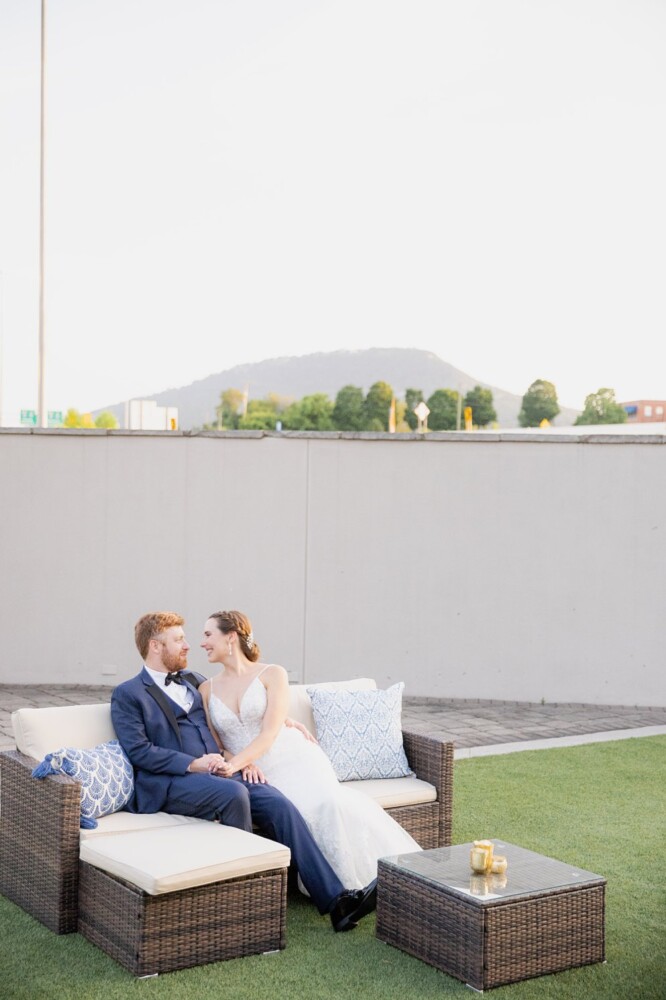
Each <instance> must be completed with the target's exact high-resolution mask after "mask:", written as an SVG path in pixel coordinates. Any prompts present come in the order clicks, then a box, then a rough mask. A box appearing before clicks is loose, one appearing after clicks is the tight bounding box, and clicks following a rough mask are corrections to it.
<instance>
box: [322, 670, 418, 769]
mask: <svg viewBox="0 0 666 1000" xmlns="http://www.w3.org/2000/svg"><path fill="white" fill-rule="evenodd" d="M404 687H405V685H404V684H403V683H400V684H394V685H393V687H390V688H389V689H388V690H387V691H324V690H322V689H321V688H308V694H309V696H310V701H311V702H312V713H313V715H314V720H315V724H316V726H317V739H318V740H319V745H320V746H321V748H322V750H323V751H324V753H325V754H326V756H327V757H328V759H329V760H330V762H331V764H332V765H333V770H334V771H335V773H336V774H337V776H338V780H339V781H352V780H354V779H360V780H362V779H364V778H404V777H407V776H408V775H411V774H413V771H410V769H409V764H408V763H407V757H406V756H405V751H404V748H403V745H402V729H401V719H400V717H401V713H402V692H403V689H404Z"/></svg>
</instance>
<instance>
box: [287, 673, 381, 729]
mask: <svg viewBox="0 0 666 1000" xmlns="http://www.w3.org/2000/svg"><path fill="white" fill-rule="evenodd" d="M309 687H312V688H321V690H322V691H374V690H376V688H377V684H376V683H375V681H373V680H372V678H370V677H357V678H355V679H354V680H350V681H325V682H324V683H322V684H290V686H289V708H288V709H287V715H288V716H289V717H290V718H292V719H294V721H295V722H302V723H303V725H304V726H307V728H308V729H309V730H310V732H311V733H312V734H313V736H316V735H317V729H316V726H315V721H314V716H313V715H312V705H311V704H310V697H309V695H308V692H307V689H308V688H309Z"/></svg>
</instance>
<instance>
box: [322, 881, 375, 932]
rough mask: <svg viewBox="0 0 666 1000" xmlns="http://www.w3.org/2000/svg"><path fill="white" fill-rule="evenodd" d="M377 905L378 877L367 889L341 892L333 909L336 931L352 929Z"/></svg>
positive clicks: (333, 922)
mask: <svg viewBox="0 0 666 1000" xmlns="http://www.w3.org/2000/svg"><path fill="white" fill-rule="evenodd" d="M376 907H377V879H376V878H375V879H373V880H372V882H371V883H370V885H366V887H365V889H356V890H353V889H348V890H347V891H346V892H341V893H340V895H339V896H338V898H337V899H336V901H335V903H334V904H333V909H332V910H331V923H332V924H333V930H334V931H338V932H340V931H351V930H353V928H354V927H356V925H357V924H358V922H359V920H361V918H362V917H365V916H366V915H367V914H368V913H372V911H373V910H374V909H376Z"/></svg>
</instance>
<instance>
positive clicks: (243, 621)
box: [209, 611, 261, 663]
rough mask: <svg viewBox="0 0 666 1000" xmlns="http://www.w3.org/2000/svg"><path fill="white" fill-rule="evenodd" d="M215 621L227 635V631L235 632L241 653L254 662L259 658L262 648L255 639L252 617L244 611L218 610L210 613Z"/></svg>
mask: <svg viewBox="0 0 666 1000" xmlns="http://www.w3.org/2000/svg"><path fill="white" fill-rule="evenodd" d="M209 617H210V618H211V619H212V620H213V621H214V622H215V624H216V625H217V627H218V628H219V630H220V632H223V633H224V634H225V635H226V634H227V632H235V633H236V635H237V636H238V641H239V643H240V648H241V653H243V655H244V656H246V657H247V658H248V660H251V661H252V662H253V663H256V661H257V660H258V659H259V655H260V653H261V650H260V649H259V646H258V645H257V643H256V642H255V641H254V636H253V634H252V626H251V624H250V619H249V618H248V617H247V616H246V615H244V614H243V613H242V611H216V612H215V614H213V615H209Z"/></svg>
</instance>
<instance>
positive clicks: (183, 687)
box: [144, 663, 194, 712]
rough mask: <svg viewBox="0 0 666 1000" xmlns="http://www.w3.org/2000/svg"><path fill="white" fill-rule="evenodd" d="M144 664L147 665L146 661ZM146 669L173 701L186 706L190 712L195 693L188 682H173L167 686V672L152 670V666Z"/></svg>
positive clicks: (182, 706) (183, 706) (186, 709)
mask: <svg viewBox="0 0 666 1000" xmlns="http://www.w3.org/2000/svg"><path fill="white" fill-rule="evenodd" d="M144 666H146V665H145V663H144ZM146 670H147V671H148V673H149V674H150V676H151V677H152V679H153V680H154V681H155V683H156V684H157V686H158V687H161V688H162V690H163V691H164V693H165V695H167V696H168V697H169V698H171V701H175V703H176V704H177V705H180V707H181V708H184V709H185V711H186V712H189V710H190V709H191V708H192V705H193V704H194V695H193V694H192V692H191V691H190V689H189V688H188V686H187V684H174V683H171V684H169V686H168V687H167V685H166V684H165V683H164V682H165V681H166V679H167V674H165V673H164V672H163V671H162V670H151V669H150V667H146Z"/></svg>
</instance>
